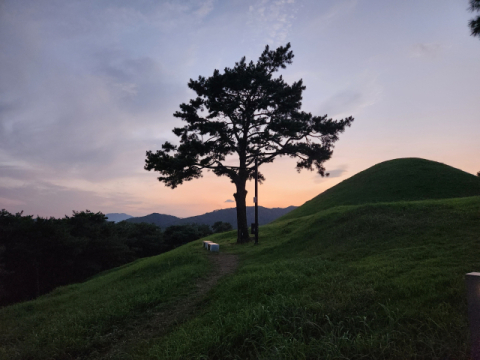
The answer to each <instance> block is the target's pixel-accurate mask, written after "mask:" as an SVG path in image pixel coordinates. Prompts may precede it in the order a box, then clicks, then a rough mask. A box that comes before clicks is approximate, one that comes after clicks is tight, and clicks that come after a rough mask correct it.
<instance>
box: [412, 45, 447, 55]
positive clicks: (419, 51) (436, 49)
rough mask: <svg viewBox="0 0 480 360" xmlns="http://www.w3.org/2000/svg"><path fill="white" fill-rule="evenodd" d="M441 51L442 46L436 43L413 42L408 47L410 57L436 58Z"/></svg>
mask: <svg viewBox="0 0 480 360" xmlns="http://www.w3.org/2000/svg"><path fill="white" fill-rule="evenodd" d="M442 51H443V46H442V45H441V44H438V43H419V44H415V45H413V46H412V47H411V49H410V54H411V56H412V57H417V58H420V57H423V58H436V57H438V56H439V55H440V54H441V53H442Z"/></svg>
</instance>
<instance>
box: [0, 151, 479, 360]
mask: <svg viewBox="0 0 480 360" xmlns="http://www.w3.org/2000/svg"><path fill="white" fill-rule="evenodd" d="M412 164H413V165H412ZM415 164H416V165H415ZM403 165H405V166H404V167H402V166H403ZM389 166H392V171H389V172H388V174H381V173H378V174H377V175H378V176H376V179H377V181H376V183H377V185H376V189H378V192H380V193H383V194H384V195H383V197H380V196H378V197H374V198H373V200H368V197H367V195H366V194H367V193H366V191H367V190H365V191H357V188H355V186H360V185H355V184H363V185H362V186H364V187H365V189H367V188H368V186H369V184H368V183H369V182H370V183H371V179H372V177H371V176H369V177H366V178H363V177H362V176H363V175H361V174H358V175H356V176H355V177H352V178H351V179H349V180H347V181H345V182H344V183H342V184H347V185H348V184H349V183H350V184H352V188H351V189H347V188H345V192H343V193H341V192H339V193H335V192H333V191H332V193H333V195H335V196H336V199H337V201H339V202H340V204H342V203H341V200H342V196H343V200H342V201H348V196H349V195H348V194H347V193H348V191H347V190H349V191H350V194H357V195H356V199H354V200H352V201H358V202H369V201H370V202H372V203H371V204H362V205H345V204H343V206H334V205H332V206H331V207H330V208H328V209H325V210H321V209H322V207H321V205H319V209H317V211H313V209H312V207H311V204H310V203H313V204H315V203H314V200H316V199H317V198H316V199H314V200H312V201H311V202H310V203H307V204H306V205H305V207H306V208H307V210H305V211H304V212H309V211H310V212H312V213H311V214H309V215H305V216H299V214H297V217H295V218H288V216H286V217H284V218H283V219H280V220H278V221H276V222H275V223H272V224H269V225H266V226H263V227H261V232H260V245H258V246H254V245H253V244H246V245H236V244H235V232H229V233H223V234H218V235H213V236H211V237H210V240H212V241H215V242H217V243H220V249H221V251H224V252H229V253H235V254H237V255H238V256H239V257H240V260H241V261H240V265H239V267H238V269H237V271H236V272H235V273H234V274H233V275H229V276H227V277H225V278H223V279H222V280H221V281H220V282H219V283H218V284H217V285H216V287H214V288H213V289H212V291H210V293H208V295H207V297H206V298H204V299H203V300H202V301H201V302H199V306H198V308H196V311H195V313H194V314H192V315H191V316H190V317H189V318H188V321H186V322H183V323H178V324H177V325H176V326H173V327H172V328H169V329H168V331H167V332H166V333H161V335H159V333H158V332H156V330H155V329H154V330H155V331H149V332H144V333H141V334H142V335H141V336H133V335H132V334H139V333H140V332H139V329H140V327H141V324H142V323H145V322H148V321H147V320H148V319H149V318H151V317H152V314H154V313H158V312H160V313H162V312H163V313H167V312H168V311H169V310H173V309H175V303H176V302H178V301H181V299H182V298H184V297H185V296H188V295H189V294H194V293H195V283H196V281H197V280H198V279H200V278H202V277H203V278H205V277H208V274H209V271H211V269H212V267H211V263H210V262H209V257H211V256H216V255H215V254H211V253H207V252H206V251H204V250H203V249H202V247H201V240H199V241H196V242H193V243H190V244H187V245H185V246H182V247H180V248H177V249H175V250H173V251H171V252H169V253H166V254H162V255H160V256H157V257H152V258H147V259H144V260H141V261H137V262H135V263H132V264H130V265H127V266H124V267H121V268H118V269H114V270H112V271H109V272H108V273H105V274H102V275H100V276H97V277H95V278H94V279H91V280H90V281H87V282H85V283H83V284H76V285H73V286H67V287H64V288H60V289H58V290H56V291H54V292H52V293H51V294H49V295H47V296H43V297H41V298H39V299H37V300H35V301H30V302H25V303H22V304H17V305H13V306H9V307H6V308H3V309H0V359H77V358H78V359H80V358H84V359H108V358H112V359H113V358H115V359H346V358H348V359H367V358H368V359H399V360H400V359H402V360H403V359H467V358H468V349H469V343H468V342H469V339H468V326H467V304H466V289H465V281H464V276H465V273H467V272H472V271H479V270H480V196H471V197H467V195H468V194H469V193H475V191H477V190H476V189H477V185H478V182H477V179H476V178H474V177H473V179H472V178H471V177H468V176H467V177H465V173H463V172H460V171H459V170H455V169H452V168H450V167H447V166H445V165H442V164H438V163H433V162H429V161H424V160H419V159H401V160H394V161H391V162H386V163H382V164H379V165H377V167H380V168H382V167H383V168H385V169H387V168H388V167H389ZM412 166H417V167H418V169H423V170H422V174H423V175H422V174H418V175H417V176H413V175H414V174H413V173H412V172H410V173H409V174H410V175H411V176H410V177H409V176H407V175H406V174H405V172H406V171H407V170H406V169H412ZM375 168H376V167H373V168H371V169H369V170H366V171H365V172H364V174H367V175H368V174H369V173H372V171H373V170H374V169H375ZM402 168H403V169H404V171H403V172H402V171H400V170H401V169H402ZM434 168H437V169H440V170H441V171H440V174H436V175H435V174H434V173H430V176H427V174H428V171H427V170H428V169H430V170H431V169H434ZM425 169H427V170H425ZM377 170H378V168H377ZM375 171H376V170H375ZM395 171H397V176H395ZM431 171H433V170H431ZM441 174H443V175H441ZM467 175H468V174H467ZM358 176H360V177H358ZM422 177H423V178H425V179H427V178H428V179H429V181H430V183H429V184H430V185H429V186H430V187H431V186H432V184H434V183H435V181H439V182H440V183H441V184H444V185H443V186H437V191H436V192H434V191H431V190H430V189H424V190H422V186H424V185H423V183H422V182H418V181H417V180H418V178H422ZM431 177H432V178H434V179H435V178H437V180H432V179H430V178H431ZM355 178H356V179H355ZM388 178H390V179H395V180H396V181H397V180H398V181H400V180H402V179H403V180H402V181H406V180H405V179H406V178H411V185H412V186H413V188H414V189H413V190H412V189H406V188H405V189H404V190H405V191H403V193H401V192H398V193H395V192H394V194H393V195H388V193H387V190H388V189H389V188H390V189H391V188H393V187H389V186H388V181H387V180H388ZM369 179H370V180H369ZM380 179H383V180H382V181H380ZM415 179H417V180H415ZM438 179H440V180H438ZM442 179H443V180H442ZM454 179H457V180H454ZM465 179H468V180H465ZM425 181H427V180H425ZM462 181H463V182H462ZM458 182H460V183H461V184H463V188H459V187H458V186H457V183H458ZM447 185H448V186H447ZM342 186H345V185H342ZM398 186H400V185H399V184H398ZM441 189H443V190H441ZM371 191H372V192H371V194H372V196H373V195H375V194H377V192H374V191H373V190H371ZM422 191H425V192H427V195H428V196H429V197H433V198H438V197H440V195H439V194H442V196H445V197H451V196H453V194H455V193H456V194H457V196H463V197H459V198H453V199H437V200H435V199H434V200H420V201H405V200H412V199H411V198H410V197H423V196H425V195H422ZM342 194H343V195H342ZM333 195H332V196H333ZM341 195H342V196H341ZM428 196H425V197H428ZM392 198H393V199H395V201H393V202H386V201H387V200H389V199H390V200H391V199H392ZM332 199H335V197H332ZM401 199H405V200H402V201H400V200H401ZM380 201H382V202H381V203H380ZM332 204H333V200H332ZM309 206H310V208H309ZM300 210H301V209H300ZM300 214H302V213H301V212H300ZM137 327H138V328H137ZM143 334H148V336H144V335H143ZM155 334H157V335H155ZM131 336H133V340H134V341H131V340H132V338H129V337H131ZM125 344H127V345H128V344H130V345H128V346H127V345H125ZM131 344H133V345H131Z"/></svg>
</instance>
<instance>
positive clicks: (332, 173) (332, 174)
mask: <svg viewBox="0 0 480 360" xmlns="http://www.w3.org/2000/svg"><path fill="white" fill-rule="evenodd" d="M326 172H327V173H328V174H329V175H328V177H326V176H325V177H322V176H320V175H318V174H315V176H314V178H313V181H314V182H315V183H317V184H319V183H321V182H324V181H325V180H328V179H330V178H338V177H341V176H343V174H345V173H346V172H347V165H340V166H339V167H337V168H335V169H333V170H330V169H328V168H327V171H326Z"/></svg>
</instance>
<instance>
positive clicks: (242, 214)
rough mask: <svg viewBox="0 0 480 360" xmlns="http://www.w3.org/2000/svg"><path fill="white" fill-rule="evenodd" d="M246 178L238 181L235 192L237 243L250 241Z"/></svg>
mask: <svg viewBox="0 0 480 360" xmlns="http://www.w3.org/2000/svg"><path fill="white" fill-rule="evenodd" d="M246 182H247V181H246V179H245V180H240V181H237V182H236V186H237V192H236V193H235V194H233V196H234V197H235V202H236V205H237V233H238V237H237V244H242V243H245V242H248V241H250V235H249V233H248V224H247V204H246V197H247V190H246V189H245V185H246Z"/></svg>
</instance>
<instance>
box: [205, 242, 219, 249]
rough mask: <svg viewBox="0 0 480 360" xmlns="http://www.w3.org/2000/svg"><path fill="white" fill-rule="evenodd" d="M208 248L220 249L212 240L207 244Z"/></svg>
mask: <svg viewBox="0 0 480 360" xmlns="http://www.w3.org/2000/svg"><path fill="white" fill-rule="evenodd" d="M208 249H209V250H210V251H220V245H218V244H216V243H213V242H212V243H210V244H208Z"/></svg>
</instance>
